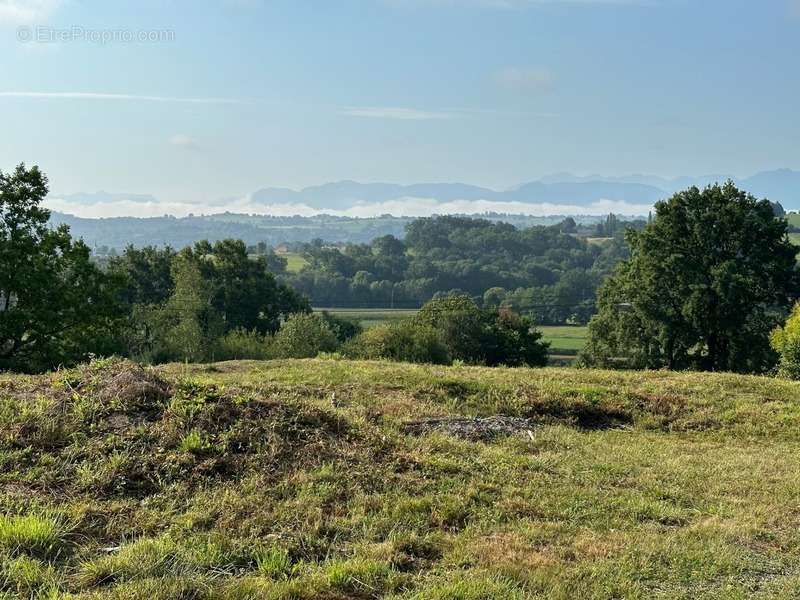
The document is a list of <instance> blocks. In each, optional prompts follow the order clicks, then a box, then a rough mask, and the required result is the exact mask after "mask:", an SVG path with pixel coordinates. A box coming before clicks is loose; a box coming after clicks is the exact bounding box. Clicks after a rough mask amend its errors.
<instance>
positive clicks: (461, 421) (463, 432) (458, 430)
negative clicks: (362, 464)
mask: <svg viewBox="0 0 800 600" xmlns="http://www.w3.org/2000/svg"><path fill="white" fill-rule="evenodd" d="M535 428H536V423H535V422H534V421H532V420H531V419H523V418H520V417H506V416H503V415H496V416H493V417H437V418H429V419H420V420H418V421H409V422H407V423H405V424H404V425H403V431H404V432H405V433H410V434H412V435H424V434H426V433H431V432H433V431H441V432H444V433H446V434H448V435H452V436H454V437H458V438H462V439H465V440H472V441H488V440H492V439H495V438H497V437H502V436H509V435H524V436H529V435H532V431H533V430H534V429H535Z"/></svg>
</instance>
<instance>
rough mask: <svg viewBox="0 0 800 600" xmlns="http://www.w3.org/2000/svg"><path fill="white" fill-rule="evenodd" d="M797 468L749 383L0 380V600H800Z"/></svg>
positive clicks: (417, 371)
mask: <svg viewBox="0 0 800 600" xmlns="http://www.w3.org/2000/svg"><path fill="white" fill-rule="evenodd" d="M798 464H800V384H799V383H792V382H786V381H781V380H776V379H769V378H763V377H744V376H736V375H725V374H696V373H665V372H647V373H644V372H611V371H592V370H575V369H568V368H559V369H486V368H472V367H433V366H421V365H410V364H396V363H381V362H352V361H339V360H298V361H272V362H231V363H218V364H214V365H188V366H187V365H168V366H165V367H159V368H156V369H147V370H143V369H141V368H139V367H137V366H135V365H133V364H131V363H128V362H124V361H116V360H106V361H95V362H94V363H92V364H91V365H86V366H83V367H80V368H78V369H74V370H67V371H59V372H57V373H53V374H48V375H44V376H37V377H25V376H13V375H0V597H7V598H19V597H22V598H27V597H34V598H51V599H52V598H59V597H71V598H142V599H145V598H146V599H148V600H150V599H153V600H159V599H165V600H166V599H171V598H231V599H243V598H330V599H334V598H383V597H386V598H418V599H454V600H455V599H490V598H653V597H662V598H670V599H671V598H687V599H688V598H692V599H694V598H754V597H755V598H759V597H761V598H776V597H777V598H795V597H797V596H798V595H800V469H798V466H797V465H798ZM3 594H5V596H3Z"/></svg>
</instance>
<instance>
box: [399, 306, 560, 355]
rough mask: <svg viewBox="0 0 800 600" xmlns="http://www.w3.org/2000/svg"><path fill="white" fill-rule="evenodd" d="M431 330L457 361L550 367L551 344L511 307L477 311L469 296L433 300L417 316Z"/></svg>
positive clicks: (418, 321)
mask: <svg viewBox="0 0 800 600" xmlns="http://www.w3.org/2000/svg"><path fill="white" fill-rule="evenodd" d="M414 319H415V321H416V322H417V323H418V324H422V325H425V326H429V327H432V328H434V329H435V330H436V332H437V333H438V335H439V337H440V339H441V340H442V342H443V343H444V345H445V346H446V347H447V350H448V352H449V354H450V356H451V357H452V358H453V359H454V360H460V361H464V362H465V363H471V364H485V365H489V366H495V365H501V364H504V365H508V366H521V365H528V366H541V365H545V364H547V348H548V345H547V344H545V343H543V342H542V341H541V337H542V334H541V332H539V331H538V330H536V329H535V328H534V325H533V322H532V321H531V320H530V319H529V318H527V317H522V316H520V315H517V314H515V313H514V312H512V311H511V310H510V309H508V308H501V309H487V310H482V309H480V308H478V306H477V305H476V304H475V302H474V301H473V300H472V299H471V298H469V297H468V296H464V295H461V296H447V297H443V298H438V299H435V300H431V301H430V302H428V303H427V304H426V305H425V306H423V307H422V309H420V311H419V313H417V315H416V316H415V317H414Z"/></svg>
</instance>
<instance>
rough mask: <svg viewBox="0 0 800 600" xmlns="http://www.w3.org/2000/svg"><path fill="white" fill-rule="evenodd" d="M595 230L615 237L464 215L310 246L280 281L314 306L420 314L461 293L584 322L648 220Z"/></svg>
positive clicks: (551, 318) (567, 224)
mask: <svg viewBox="0 0 800 600" xmlns="http://www.w3.org/2000/svg"><path fill="white" fill-rule="evenodd" d="M599 225H600V226H599V227H598V228H597V229H603V228H605V227H608V228H609V234H610V235H609V239H606V240H603V241H602V243H591V242H590V241H588V240H587V239H586V238H585V237H579V236H578V235H576V233H577V230H578V228H577V225H576V223H575V221H574V220H573V219H571V218H568V219H566V220H564V221H563V222H561V223H558V224H556V225H552V226H534V227H529V228H525V229H518V228H516V227H514V226H513V225H510V224H507V223H498V222H492V221H489V220H485V219H475V218H466V217H454V216H441V217H433V218H424V219H417V220H415V221H413V222H411V223H409V224H408V225H406V235H405V238H404V239H402V240H401V239H398V238H396V237H394V236H391V235H386V236H381V237H378V238H376V239H374V240H372V241H371V242H370V243H368V244H347V245H345V246H343V247H338V246H331V245H327V244H325V243H324V242H323V241H322V240H315V241H314V242H312V243H309V244H305V245H304V246H303V247H302V253H303V256H304V257H305V259H306V260H307V262H308V264H307V265H306V266H305V267H304V268H303V269H302V270H301V271H300V272H298V273H282V274H281V279H282V280H283V281H285V282H286V283H287V284H289V285H291V286H292V287H293V288H294V289H296V290H297V291H299V292H300V293H302V294H304V295H305V296H307V297H308V298H309V299H310V301H311V303H312V304H313V305H315V306H337V307H386V308H389V307H418V306H420V305H422V304H423V303H424V302H426V301H427V300H430V299H431V298H434V297H437V295H442V294H456V293H461V294H466V295H468V296H471V297H472V298H474V299H475V300H476V302H477V303H479V304H481V305H485V306H488V307H500V306H506V307H513V308H514V309H515V310H518V311H520V312H523V313H525V314H527V315H530V316H531V317H533V319H534V320H535V321H536V322H537V323H541V324H563V323H567V322H570V323H585V322H587V321H588V320H589V318H590V317H591V315H592V314H593V313H594V299H595V294H596V291H597V288H598V286H599V285H600V283H601V282H602V280H603V278H604V277H605V276H606V275H608V274H609V273H610V272H611V270H612V269H613V267H614V266H615V265H616V264H617V263H618V262H619V261H620V260H622V259H623V258H625V257H626V256H627V250H626V246H625V241H624V232H625V230H626V229H629V228H635V229H641V228H643V227H644V225H645V222H644V221H636V222H620V221H619V220H617V219H616V218H612V219H611V220H607V221H606V222H603V223H601V224H599ZM604 231H605V230H604Z"/></svg>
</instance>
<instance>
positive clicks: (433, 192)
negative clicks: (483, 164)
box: [251, 169, 800, 210]
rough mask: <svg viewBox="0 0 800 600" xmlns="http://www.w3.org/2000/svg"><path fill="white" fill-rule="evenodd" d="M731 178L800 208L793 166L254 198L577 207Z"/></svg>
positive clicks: (798, 176) (639, 199) (331, 189)
mask: <svg viewBox="0 0 800 600" xmlns="http://www.w3.org/2000/svg"><path fill="white" fill-rule="evenodd" d="M728 179H731V180H733V181H734V182H735V183H736V184H737V185H739V186H740V187H742V188H743V189H745V190H746V191H748V192H750V193H752V194H753V195H755V196H757V197H759V198H762V197H767V198H769V199H770V200H772V201H773V202H780V203H781V204H782V205H783V206H784V208H787V209H790V210H797V209H800V171H793V170H791V169H777V170H774V171H763V172H760V173H757V174H755V175H753V176H751V177H745V178H737V177H734V176H732V175H707V176H699V177H686V176H684V177H675V178H671V179H670V178H665V177H659V176H654V175H629V176H622V177H607V176H601V175H589V176H577V175H572V174H570V173H558V174H555V175H549V176H547V177H542V178H541V179H539V180H537V181H531V182H529V183H523V184H522V185H519V186H516V187H514V188H511V189H508V190H499V191H498V190H493V189H490V188H485V187H479V186H474V185H468V184H465V183H419V184H412V185H401V184H393V183H358V182H355V181H339V182H334V183H326V184H323V185H318V186H312V187H307V188H304V189H302V190H298V191H296V190H290V189H286V188H264V189H261V190H258V191H257V192H255V193H253V194H252V195H251V199H252V200H253V202H255V203H259V204H264V205H270V204H304V205H306V206H310V207H312V208H316V209H326V208H327V209H332V210H344V209H347V208H351V207H353V206H355V205H358V204H371V203H380V202H388V201H391V200H398V199H402V198H432V199H435V200H437V201H439V202H452V201H455V200H467V201H476V200H488V201H492V202H522V203H525V204H542V203H550V204H563V205H575V206H587V205H590V204H592V203H594V202H598V201H600V200H614V201H618V202H627V203H631V204H652V203H654V202H656V201H657V200H660V199H664V198H667V197H668V196H670V195H672V194H674V193H675V192H677V191H679V190H682V189H685V188H687V187H690V186H693V185H696V186H698V187H705V186H706V185H709V184H712V183H715V182H724V181H726V180H728Z"/></svg>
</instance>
